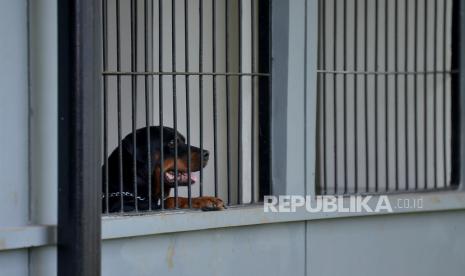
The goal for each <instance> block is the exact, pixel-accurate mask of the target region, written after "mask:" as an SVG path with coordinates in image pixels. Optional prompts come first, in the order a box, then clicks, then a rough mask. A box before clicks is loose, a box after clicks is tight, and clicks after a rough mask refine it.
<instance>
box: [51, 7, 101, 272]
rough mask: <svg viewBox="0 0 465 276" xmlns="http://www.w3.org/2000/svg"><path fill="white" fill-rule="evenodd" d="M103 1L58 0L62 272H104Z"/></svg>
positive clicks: (60, 264) (60, 250)
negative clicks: (102, 200) (101, 10)
mask: <svg viewBox="0 0 465 276" xmlns="http://www.w3.org/2000/svg"><path fill="white" fill-rule="evenodd" d="M99 20H100V3H99V2H98V1H93V0H71V1H69V0H61V1H59V2H58V24H59V25H58V26H59V29H58V43H59V48H58V68H59V77H58V79H59V83H58V89H59V97H58V104H59V106H58V110H59V120H58V133H59V142H58V148H59V162H58V169H59V175H58V181H59V183H58V237H57V242H58V274H59V275H81V276H82V275H100V250H101V246H100V245H101V235H100V228H101V184H100V183H101V169H100V152H101V151H100V150H101V141H100V138H101V125H100V119H99V118H100V113H99V110H100V102H101V93H99V92H100V90H101V89H100V79H99V70H100V68H101V65H100V54H101V53H100V42H99V41H100V38H99V36H100V31H99V30H100V28H99V26H100V22H99Z"/></svg>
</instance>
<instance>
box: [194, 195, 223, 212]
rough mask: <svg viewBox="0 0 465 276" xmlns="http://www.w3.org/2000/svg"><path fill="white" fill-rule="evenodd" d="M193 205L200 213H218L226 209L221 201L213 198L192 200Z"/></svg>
mask: <svg viewBox="0 0 465 276" xmlns="http://www.w3.org/2000/svg"><path fill="white" fill-rule="evenodd" d="M193 205H194V206H195V208H198V209H201V210H202V211H220V210H224V209H226V205H225V204H224V202H223V200H222V199H221V198H217V197H213V196H203V197H198V198H194V199H193Z"/></svg>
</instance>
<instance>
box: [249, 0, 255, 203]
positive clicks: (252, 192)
mask: <svg viewBox="0 0 465 276" xmlns="http://www.w3.org/2000/svg"><path fill="white" fill-rule="evenodd" d="M250 5H251V8H250V13H251V15H250V21H251V23H250V25H251V36H252V39H251V48H252V53H251V58H252V64H251V65H252V73H255V1H254V0H251V2H250ZM250 80H251V91H250V93H251V98H252V107H251V114H252V118H251V119H252V125H251V137H252V139H251V152H250V156H251V157H250V160H251V161H250V162H251V163H250V167H251V168H250V174H251V180H250V203H254V202H255V93H254V92H255V89H254V88H255V82H254V80H255V78H254V76H253V75H252V76H251V78H250Z"/></svg>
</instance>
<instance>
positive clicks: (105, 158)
mask: <svg viewBox="0 0 465 276" xmlns="http://www.w3.org/2000/svg"><path fill="white" fill-rule="evenodd" d="M107 20H108V2H107V0H103V1H102V49H103V52H102V59H103V70H107V68H108V58H107V55H108V44H107V40H108V32H107V28H108V26H107ZM103 168H104V172H103V178H104V183H105V213H107V214H108V213H109V212H110V205H109V199H108V192H109V186H108V78H107V77H105V76H103Z"/></svg>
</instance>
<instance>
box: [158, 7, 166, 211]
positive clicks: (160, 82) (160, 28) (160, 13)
mask: <svg viewBox="0 0 465 276" xmlns="http://www.w3.org/2000/svg"><path fill="white" fill-rule="evenodd" d="M162 3H163V0H158V71H160V72H162V71H163V5H162ZM158 113H159V120H160V208H161V210H163V209H165V201H164V199H165V187H164V186H165V185H163V183H164V176H163V175H164V173H165V172H164V168H163V164H164V163H165V158H164V148H163V75H159V76H158Z"/></svg>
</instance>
